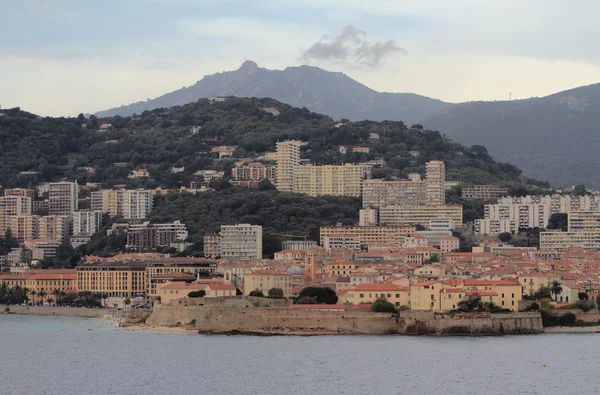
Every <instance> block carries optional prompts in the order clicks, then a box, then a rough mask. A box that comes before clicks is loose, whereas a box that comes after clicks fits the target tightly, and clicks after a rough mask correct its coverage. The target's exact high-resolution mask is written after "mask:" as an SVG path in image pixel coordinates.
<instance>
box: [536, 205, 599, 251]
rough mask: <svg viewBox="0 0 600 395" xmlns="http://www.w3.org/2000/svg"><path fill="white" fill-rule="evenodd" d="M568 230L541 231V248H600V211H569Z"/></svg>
mask: <svg viewBox="0 0 600 395" xmlns="http://www.w3.org/2000/svg"><path fill="white" fill-rule="evenodd" d="M568 215H569V217H568V218H569V227H568V231H567V232H561V231H558V230H549V231H546V232H540V249H542V250H545V249H566V248H573V247H579V248H584V249H588V250H600V211H594V210H573V211H570V212H569V214H568Z"/></svg>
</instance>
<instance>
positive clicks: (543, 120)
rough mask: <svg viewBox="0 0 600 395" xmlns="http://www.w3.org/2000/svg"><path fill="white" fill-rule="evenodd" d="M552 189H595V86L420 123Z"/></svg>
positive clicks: (598, 160)
mask: <svg viewBox="0 0 600 395" xmlns="http://www.w3.org/2000/svg"><path fill="white" fill-rule="evenodd" d="M421 123H423V125H425V126H426V127H427V128H430V129H436V130H439V131H440V133H443V134H446V135H447V136H448V137H450V138H452V139H453V140H455V141H458V142H461V143H465V144H468V145H473V144H481V145H485V146H486V147H487V148H488V151H489V153H490V155H492V156H493V157H494V158H497V159H499V160H502V161H507V162H510V163H513V164H515V165H517V166H519V167H520V168H521V169H523V171H524V172H525V173H526V174H527V175H529V176H531V177H534V178H539V179H543V180H547V181H550V182H551V183H552V184H554V185H559V186H571V185H577V184H585V185H586V186H588V187H593V188H600V173H599V172H598V168H600V157H599V156H598V149H599V148H600V84H594V85H589V86H584V87H580V88H575V89H571V90H567V91H564V92H560V93H556V94H553V95H550V96H546V97H541V98H531V99H526V100H513V101H497V102H471V103H463V104H457V105H454V106H452V107H450V108H448V109H446V110H445V111H443V112H442V113H440V114H437V115H434V116H430V117H427V118H425V119H423V120H422V121H421Z"/></svg>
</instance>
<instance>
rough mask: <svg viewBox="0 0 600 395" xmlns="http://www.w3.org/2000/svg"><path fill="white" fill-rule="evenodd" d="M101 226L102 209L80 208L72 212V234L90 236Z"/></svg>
mask: <svg viewBox="0 0 600 395" xmlns="http://www.w3.org/2000/svg"><path fill="white" fill-rule="evenodd" d="M100 226H102V211H99V210H98V211H91V210H80V211H75V212H74V213H73V236H86V235H87V236H91V235H93V234H94V233H96V232H98V231H99V230H100Z"/></svg>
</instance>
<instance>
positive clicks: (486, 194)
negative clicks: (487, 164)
mask: <svg viewBox="0 0 600 395" xmlns="http://www.w3.org/2000/svg"><path fill="white" fill-rule="evenodd" d="M461 192H462V198H463V199H465V200H472V199H481V200H492V199H498V198H499V197H502V196H506V195H508V189H507V188H501V187H500V186H499V185H475V186H474V187H471V188H463V189H462V191H461Z"/></svg>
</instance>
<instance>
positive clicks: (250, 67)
mask: <svg viewBox="0 0 600 395" xmlns="http://www.w3.org/2000/svg"><path fill="white" fill-rule="evenodd" d="M238 70H241V71H255V70H258V64H256V62H255V61H253V60H246V61H245V62H244V63H242V65H241V66H240V68H239V69H238Z"/></svg>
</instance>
